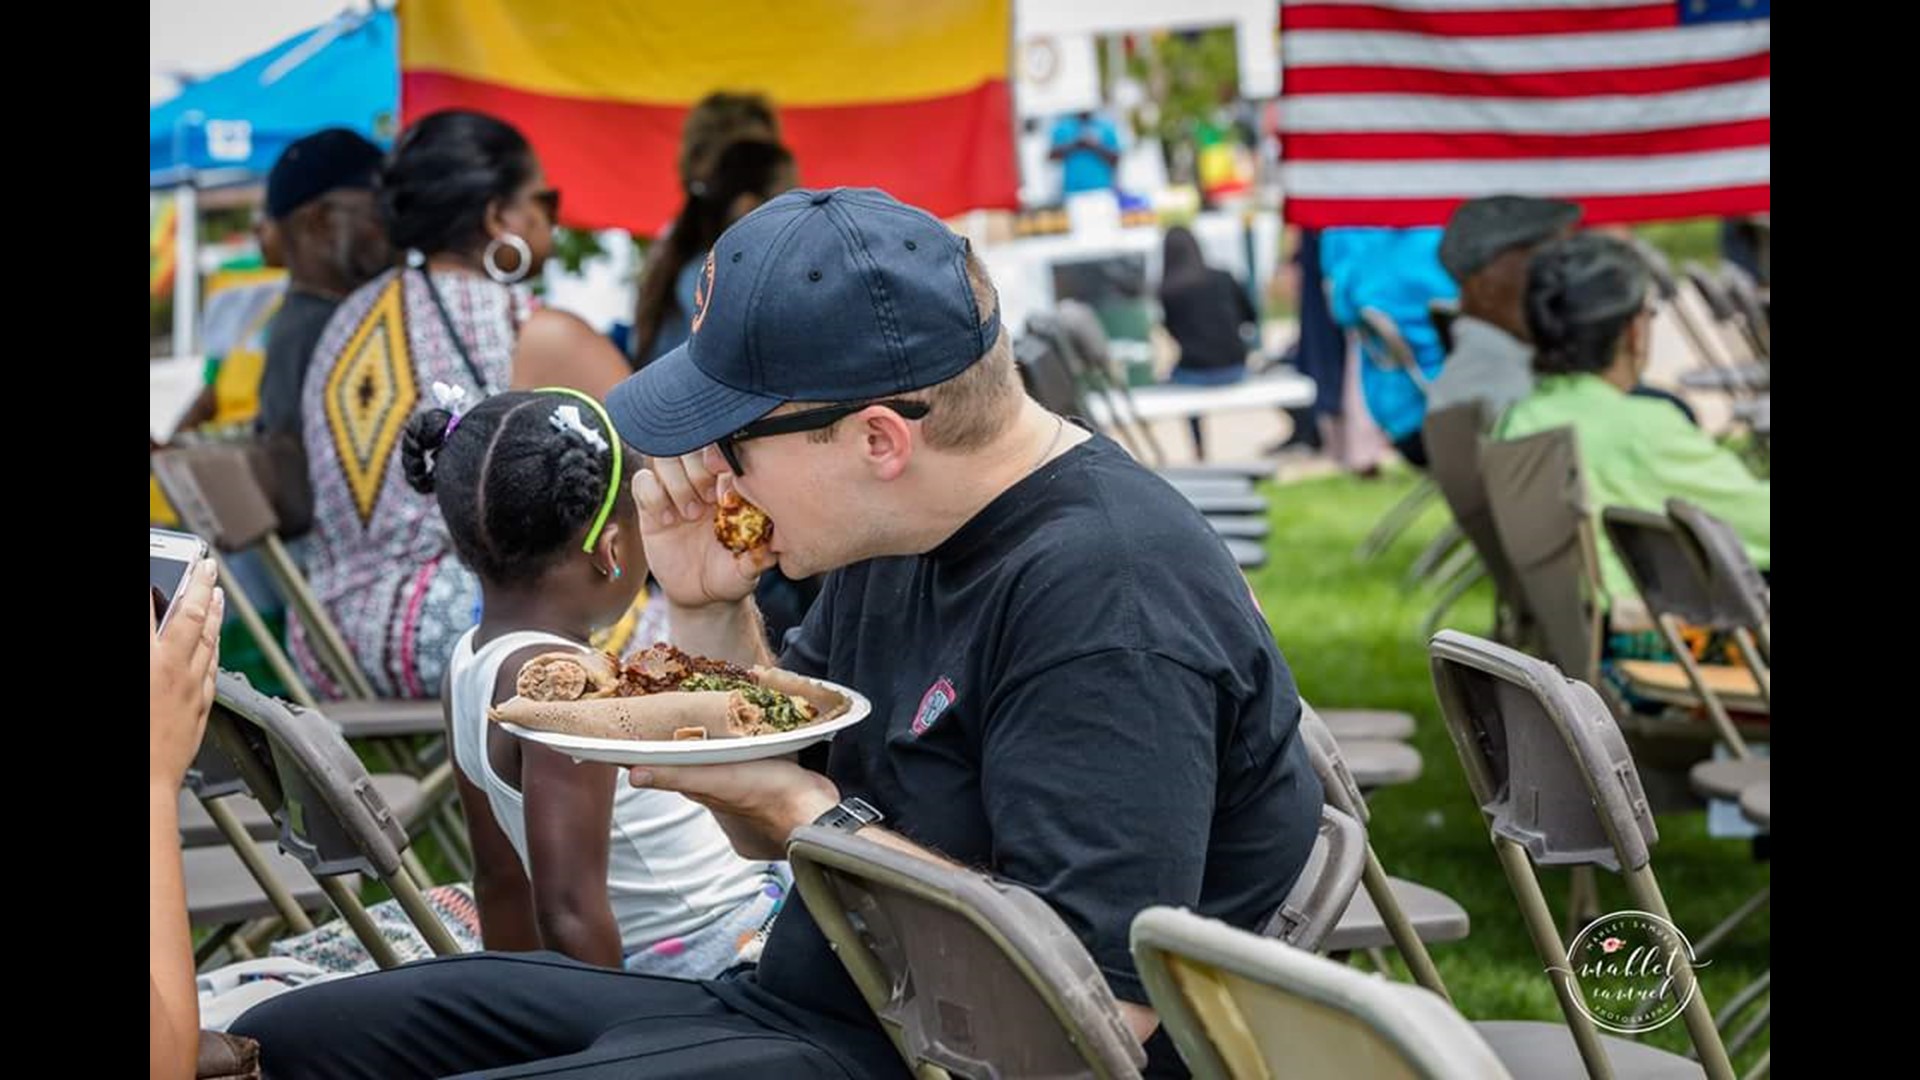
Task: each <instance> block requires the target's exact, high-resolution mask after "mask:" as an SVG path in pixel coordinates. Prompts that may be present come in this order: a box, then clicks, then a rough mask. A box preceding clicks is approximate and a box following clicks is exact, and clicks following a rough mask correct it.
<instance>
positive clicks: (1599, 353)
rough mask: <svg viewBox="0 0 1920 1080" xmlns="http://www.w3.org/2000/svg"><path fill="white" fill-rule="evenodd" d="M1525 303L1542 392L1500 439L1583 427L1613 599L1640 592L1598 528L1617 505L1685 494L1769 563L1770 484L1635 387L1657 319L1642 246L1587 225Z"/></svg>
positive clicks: (1537, 278) (1518, 407) (1560, 249)
mask: <svg viewBox="0 0 1920 1080" xmlns="http://www.w3.org/2000/svg"><path fill="white" fill-rule="evenodd" d="M1526 311H1527V329H1528V331H1529V333H1530V334H1531V335H1532V337H1533V343H1534V348H1535V353H1534V360H1533V370H1534V376H1535V383H1534V388H1533V392H1532V393H1531V394H1530V395H1528V396H1527V397H1526V398H1525V399H1523V400H1521V401H1519V402H1516V403H1515V404H1514V405H1513V406H1511V407H1510V408H1509V409H1508V410H1507V411H1506V413H1505V414H1504V415H1503V416H1502V417H1501V419H1500V421H1499V422H1498V424H1497V425H1496V426H1495V429H1494V430H1495V435H1496V437H1498V438H1502V439H1514V438H1519V437H1521V436H1524V435H1531V434H1534V433H1536V432H1540V431H1545V430H1547V429H1549V428H1556V427H1571V428H1573V430H1574V434H1575V437H1576V440H1577V442H1578V444H1579V447H1580V464H1581V471H1582V473H1583V474H1584V475H1585V478H1586V484H1587V491H1588V497H1587V505H1588V506H1590V507H1591V508H1592V511H1593V514H1594V519H1595V520H1594V535H1595V539H1596V541H1597V544H1598V547H1599V557H1600V579H1601V584H1602V586H1603V587H1604V588H1605V589H1606V591H1607V594H1608V596H1609V597H1610V598H1615V599H1618V598H1628V597H1635V596H1637V590H1636V589H1635V587H1634V584H1633V578H1632V577H1631V576H1629V575H1628V573H1627V569H1626V565H1625V564H1624V563H1622V562H1621V561H1620V556H1619V554H1618V553H1617V552H1615V551H1614V550H1613V545H1612V543H1611V542H1609V540H1608V539H1607V533H1606V530H1605V529H1603V528H1601V527H1600V523H1599V515H1600V513H1601V511H1603V510H1604V509H1606V508H1607V507H1609V506H1625V507H1629V508H1632V509H1636V510H1648V511H1652V512H1654V513H1664V512H1665V510H1666V504H1667V500H1668V499H1674V498H1678V499H1685V500H1687V501H1688V502H1690V503H1693V504H1694V505H1696V506H1698V507H1700V508H1701V509H1702V510H1705V511H1706V512H1708V513H1709V514H1712V515H1714V516H1715V517H1718V518H1720V519H1722V520H1724V521H1726V522H1727V524H1728V525H1730V526H1732V528H1733V530H1734V532H1735V533H1737V534H1738V535H1739V537H1740V540H1741V543H1742V544H1743V545H1744V546H1745V547H1746V550H1747V554H1748V556H1749V557H1751V558H1752V559H1753V562H1754V565H1756V566H1758V567H1760V568H1761V569H1762V570H1770V569H1771V561H1772V560H1771V547H1772V544H1771V541H1772V533H1773V529H1772V523H1773V488H1772V485H1771V484H1770V483H1769V482H1768V481H1766V480H1760V479H1756V478H1755V477H1754V475H1753V474H1752V473H1751V472H1749V471H1748V470H1747V467H1746V466H1745V465H1744V464H1742V463H1741V461H1740V457H1739V455H1738V454H1736V453H1734V451H1732V450H1730V449H1728V448H1727V447H1724V446H1721V445H1720V444H1719V443H1716V442H1715V441H1714V440H1713V438H1712V437H1711V436H1709V435H1708V434H1707V433H1706V432H1704V431H1702V430H1700V429H1699V428H1698V427H1696V426H1694V425H1693V424H1692V423H1691V422H1689V421H1688V420H1687V418H1686V417H1685V416H1684V415H1682V414H1681V413H1680V412H1679V411H1678V410H1676V409H1674V408H1672V407H1671V405H1670V404H1669V403H1667V402H1666V401H1662V400H1656V399H1653V398H1648V397H1644V396H1640V395H1636V394H1634V393H1633V389H1634V387H1635V386H1637V385H1638V384H1639V382H1640V376H1641V374H1642V373H1643V372H1644V371H1645V370H1646V364H1647V355H1648V350H1649V345H1650V344H1651V341H1652V324H1653V309H1652V306H1651V290H1650V288H1649V276H1648V273H1647V268H1646V265H1645V264H1644V263H1643V262H1642V261H1641V259H1640V256H1639V255H1638V254H1637V253H1636V252H1635V251H1634V250H1633V248H1632V247H1630V246H1628V245H1627V244H1626V243H1625V242H1623V241H1621V240H1618V239H1616V238H1614V237H1611V236H1602V235H1597V234H1593V233H1582V234H1578V235H1575V236H1572V237H1569V238H1567V239H1564V240H1557V241H1555V242H1553V243H1552V244H1549V245H1548V246H1546V247H1544V248H1542V249H1540V251H1539V253H1538V254H1537V255H1535V256H1534V259H1533V262H1532V265H1531V266H1530V268H1529V269H1528V271H1527V293H1526Z"/></svg>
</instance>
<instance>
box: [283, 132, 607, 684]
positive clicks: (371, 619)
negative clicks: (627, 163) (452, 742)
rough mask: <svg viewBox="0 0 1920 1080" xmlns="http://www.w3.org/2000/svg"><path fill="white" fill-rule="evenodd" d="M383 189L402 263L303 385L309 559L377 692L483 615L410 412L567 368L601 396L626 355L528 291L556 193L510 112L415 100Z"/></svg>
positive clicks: (424, 668)
mask: <svg viewBox="0 0 1920 1080" xmlns="http://www.w3.org/2000/svg"><path fill="white" fill-rule="evenodd" d="M379 191H380V204H381V209H382V214H383V216H384V218H385V221H386V226H387V237H388V241H389V243H391V244H392V245H393V248H394V250H395V251H397V252H402V253H404V254H405V256H406V261H405V265H403V266H401V267H398V268H395V269H392V270H389V271H387V272H386V273H383V274H381V275H379V276H378V277H375V278H374V279H373V280H372V281H369V282H367V283H366V284H365V285H362V286H361V287H360V288H359V289H358V290H356V291H355V292H354V293H353V294H352V295H351V296H348V297H347V298H346V299H345V300H344V301H342V302H341V304H340V307H339V309H338V310H337V311H336V312H334V315H333V318H332V320H331V321H329V322H328V324H327V328H326V331H325V332H324V333H323V334H322V335H321V340H320V344H319V346H318V347H317V348H316V349H315V351H314V357H313V362H312V364H311V365H310V366H309V367H308V370H307V377H306V383H305V386H304V388H303V390H302V399H301V413H302V415H303V421H304V422H303V424H302V432H303V443H304V446H305V450H306V456H307V475H308V478H309V480H310V481H311V483H312V485H313V494H314V528H313V533H312V535H311V538H310V542H311V549H310V551H309V555H308V563H309V568H308V577H309V578H310V579H311V581H312V585H313V590H314V593H315V595H316V596H317V597H318V599H319V601H320V603H321V604H322V605H323V606H324V607H325V608H326V610H327V612H328V614H330V615H331V616H332V617H333V620H334V622H335V624H336V625H338V626H339V628H340V630H341V633H342V635H343V636H344V637H345V638H346V644H347V647H348V649H349V650H350V651H351V652H352V654H353V657H354V659H355V660H356V661H358V663H359V665H360V667H361V669H362V670H363V671H364V672H365V673H366V677H367V679H368V681H369V682H371V683H372V685H373V689H374V692H375V693H376V694H377V695H379V696H380V697H388V698H430V697H432V696H434V695H435V694H437V693H438V692H439V687H440V681H441V675H442V674H443V672H444V670H445V666H446V661H447V656H448V655H449V654H450V653H451V652H452V651H453V646H454V643H455V642H456V641H457V640H459V638H460V635H462V634H464V633H465V632H466V631H467V629H468V628H469V627H471V626H472V625H473V624H474V622H475V621H476V619H477V617H478V611H477V608H478V604H479V598H480V586H479V583H478V582H477V581H476V580H475V579H474V577H473V575H472V574H471V573H469V572H468V571H467V570H466V569H465V568H464V567H462V566H461V565H460V561H459V559H458V558H456V557H455V556H454V552H453V545H452V543H451V541H450V540H449V539H448V538H447V531H446V526H445V524H444V523H443V522H442V521H441V520H440V513H439V509H438V508H437V507H436V506H435V505H434V502H433V500H432V499H431V498H429V497H427V496H425V495H420V494H418V493H416V492H414V491H412V490H410V489H409V488H408V487H407V484H406V480H405V477H404V475H403V473H402V469H401V462H400V456H401V455H400V452H399V444H400V434H401V430H402V429H403V428H404V427H405V426H406V422H407V419H408V418H409V417H410V416H412V415H413V412H414V411H415V408H416V406H417V404H419V403H423V402H427V401H434V400H436V399H437V398H438V397H440V396H441V395H442V394H448V395H463V396H464V398H465V400H467V401H470V402H478V401H479V400H481V399H483V398H486V397H488V396H490V395H492V394H495V393H498V392H500V391H502V390H506V389H510V388H533V387H545V386H568V387H572V388H573V389H576V390H581V391H583V392H585V393H588V394H590V395H593V396H595V397H602V396H604V395H605V394H606V393H607V391H608V390H609V389H611V387H612V386H614V385H615V384H617V383H618V382H619V381H620V379H621V378H622V377H623V376H624V374H625V373H626V370H627V366H626V363H625V362H624V360H623V359H622V358H621V357H620V355H619V353H617V352H615V351H614V349H613V347H612V346H611V345H609V344H608V343H607V340H606V338H604V337H602V336H601V335H600V334H598V333H596V332H595V331H594V330H593V328H592V327H590V326H588V325H587V324H586V323H585V322H584V321H583V320H581V319H580V318H578V317H577V316H574V315H572V314H569V313H566V312H562V311H558V310H555V309H552V308H540V309H538V310H536V309H535V305H534V303H533V298H532V295H531V293H530V291H529V290H528V289H527V287H526V283H527V282H528V281H529V279H531V278H532V277H533V276H534V275H536V274H537V273H538V272H539V271H540V268H541V266H542V264H543V263H544V262H545V260H546V258H547V256H548V255H549V254H550V253H551V252H552V250H553V229H554V222H555V221H556V220H557V218H558V215H559V204H560V193H559V192H558V191H556V190H554V189H553V188H552V187H550V186H548V184H547V179H546V174H545V172H544V171H543V170H542V169H541V166H540V161H539V159H538V158H537V157H536V156H535V155H534V152H533V147H532V146H531V145H530V144H529V143H528V142H527V140H526V137H525V136H523V135H522V134H521V133H520V132H519V131H517V130H515V129H514V128H513V127H512V126H510V125H508V124H506V123H505V122H503V121H501V120H499V119H496V118H494V117H492V116H488V115H486V114H484V113H477V112H467V111H459V110H453V111H446V112H438V113H433V114H430V115H428V116H425V117H422V118H421V119H420V120H418V121H416V122H415V123H414V124H413V125H412V126H411V127H409V128H408V129H407V130H405V131H403V132H401V134H400V138H399V139H398V140H397V141H396V142H395V144H394V150H393V154H392V156H391V157H390V158H389V159H388V160H387V162H386V166H385V168H384V170H383V172H382V175H381V178H380V188H379ZM290 631H291V632H290V633H289V635H288V638H289V644H290V645H291V646H292V652H293V655H294V659H295V660H296V661H297V662H298V663H299V664H300V665H301V666H302V668H304V669H305V672H306V675H307V677H308V679H309V680H310V682H312V684H313V685H314V686H315V687H316V688H317V689H319V690H320V691H321V693H322V694H323V695H330V694H332V693H334V692H335V691H336V687H335V685H334V680H333V679H332V678H330V677H329V676H328V674H327V672H326V670H325V668H324V666H323V665H321V664H320V663H319V661H318V660H317V659H316V658H315V656H314V653H313V651H312V649H311V647H310V645H309V643H308V642H307V640H306V630H305V627H304V625H303V624H302V623H301V621H300V620H297V619H296V620H294V621H293V623H292V625H291V627H290Z"/></svg>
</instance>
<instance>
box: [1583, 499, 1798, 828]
mask: <svg viewBox="0 0 1920 1080" xmlns="http://www.w3.org/2000/svg"><path fill="white" fill-rule="evenodd" d="M1600 522H1601V526H1602V527H1603V528H1605V529H1606V530H1607V538H1608V539H1609V540H1610V541H1612V543H1613V550H1614V551H1615V552H1617V553H1618V554H1619V556H1620V561H1621V562H1622V563H1624V564H1625V565H1626V568H1627V574H1628V576H1629V577H1631V578H1633V583H1634V587H1635V588H1637V589H1638V590H1639V592H1640V598H1641V599H1642V600H1644V601H1645V602H1646V605H1647V611H1648V613H1649V614H1651V615H1652V616H1653V620H1654V625H1655V626H1656V627H1657V628H1658V629H1659V631H1660V636H1661V639H1662V640H1663V641H1664V642H1665V643H1666V646H1667V648H1668V650H1669V651H1671V652H1672V653H1673V655H1674V660H1675V662H1676V663H1677V664H1678V665H1679V668H1680V670H1681V672H1682V673H1683V675H1684V677H1685V678H1686V681H1687V685H1688V687H1689V688H1690V690H1691V692H1692V695H1693V697H1695V698H1697V699H1698V700H1699V701H1700V704H1701V705H1702V706H1703V707H1704V708H1705V709H1706V712H1707V718H1708V720H1709V722H1710V723H1712V725H1713V729H1714V734H1715V735H1716V736H1718V737H1719V739H1720V741H1721V742H1722V743H1723V744H1725V745H1726V747H1727V749H1728V750H1730V751H1732V752H1733V755H1734V758H1735V759H1736V760H1737V761H1741V762H1751V764H1752V767H1753V768H1757V769H1759V770H1760V772H1762V773H1764V765H1763V763H1762V761H1761V759H1756V758H1754V757H1753V754H1752V753H1751V752H1750V751H1749V750H1748V749H1747V743H1746V740H1745V739H1743V738H1742V737H1741V735H1740V732H1739V731H1738V730H1737V729H1736V728H1735V727H1734V723H1733V718H1732V717H1731V716H1729V715H1728V712H1727V703H1726V701H1723V698H1726V699H1731V700H1732V701H1733V702H1734V704H1735V705H1736V706H1740V707H1743V708H1744V707H1750V706H1759V707H1761V708H1765V707H1766V701H1767V698H1768V696H1769V695H1768V690H1767V689H1766V688H1768V687H1769V686H1770V679H1769V677H1768V675H1767V673H1766V668H1765V665H1759V664H1757V656H1755V650H1754V647H1753V643H1752V639H1751V637H1748V638H1747V639H1746V648H1744V649H1742V650H1741V651H1742V652H1743V654H1744V656H1743V658H1744V657H1753V660H1754V662H1756V666H1755V667H1754V668H1752V669H1748V668H1747V667H1745V666H1741V667H1734V666H1732V665H1727V664H1711V665H1707V664H1702V663H1700V662H1699V661H1698V660H1696V659H1694V656H1693V650H1692V649H1690V648H1689V647H1688V646H1687V643H1686V641H1685V639H1684V638H1683V637H1682V634H1681V632H1682V630H1683V629H1685V628H1686V627H1688V626H1692V627H1696V628H1700V629H1705V630H1713V631H1724V632H1735V633H1741V634H1744V633H1745V632H1746V631H1745V627H1744V625H1743V624H1742V623H1741V621H1740V615H1741V612H1740V611H1739V610H1738V609H1737V608H1736V609H1735V610H1732V611H1728V610H1725V609H1723V608H1722V607H1721V606H1720V605H1719V604H1718V603H1717V602H1716V597H1715V594H1714V590H1713V586H1712V583H1711V582H1710V581H1709V580H1708V578H1707V574H1706V568H1705V567H1704V566H1702V565H1701V564H1700V563H1699V561H1698V558H1697V556H1696V555H1695V553H1694V552H1693V551H1691V550H1689V548H1688V544H1687V542H1686V540H1685V539H1684V538H1683V536H1682V535H1681V532H1680V530H1679V528H1678V527H1677V526H1676V525H1675V524H1674V522H1673V519H1672V518H1670V517H1669V516H1668V515H1666V514H1656V513H1652V512H1649V511H1646V510H1635V509H1632V508H1629V507H1624V506H1609V507H1607V508H1606V509H1604V510H1602V511H1601V512H1600ZM1623 666H1625V667H1626V669H1627V671H1628V672H1629V674H1631V672H1632V671H1633V670H1634V667H1633V662H1631V661H1629V662H1628V663H1627V664H1626V665H1623ZM1715 668H1718V669H1720V670H1718V671H1713V669H1715ZM1710 675H1711V676H1712V677H1709V676H1710ZM1696 771H1697V770H1696ZM1748 771H1752V770H1751V769H1749V770H1748ZM1754 778H1755V779H1760V778H1761V777H1760V776H1758V775H1756V776H1755V777H1754ZM1696 784H1697V781H1696ZM1720 795H1721V797H1722V798H1734V797H1738V795H1739V791H1738V790H1737V789H1736V790H1734V791H1732V792H1730V793H1720Z"/></svg>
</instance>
